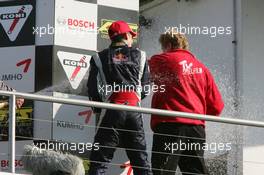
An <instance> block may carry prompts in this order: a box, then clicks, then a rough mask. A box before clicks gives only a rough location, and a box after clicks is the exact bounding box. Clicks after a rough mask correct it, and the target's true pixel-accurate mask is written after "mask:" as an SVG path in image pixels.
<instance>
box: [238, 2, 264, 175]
mask: <svg viewBox="0 0 264 175" xmlns="http://www.w3.org/2000/svg"><path fill="white" fill-rule="evenodd" d="M263 8H264V2H263V1H261V0H251V1H246V0H242V41H243V43H242V45H243V54H242V62H241V63H242V65H241V66H242V74H241V75H240V77H241V82H242V94H243V96H242V98H243V107H242V109H243V116H248V118H249V119H251V120H259V121H264V115H263V114H264V108H263V104H264V91H263V89H264V81H263V65H264V59H263V50H264V44H263V43H264V34H263V31H264V21H263V20H262V19H261V18H262V17H263ZM263 134H264V130H263V128H259V129H257V128H250V127H246V128H245V129H244V149H243V155H244V156H243V167H244V169H243V172H244V175H251V174H254V175H262V174H263V171H264V161H263V157H264V139H263Z"/></svg>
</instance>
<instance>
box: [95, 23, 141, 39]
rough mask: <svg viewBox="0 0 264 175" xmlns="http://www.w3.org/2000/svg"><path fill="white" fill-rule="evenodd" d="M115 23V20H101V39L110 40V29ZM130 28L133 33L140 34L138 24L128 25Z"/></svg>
mask: <svg viewBox="0 0 264 175" xmlns="http://www.w3.org/2000/svg"><path fill="white" fill-rule="evenodd" d="M113 22H115V20H110V19H101V25H100V28H99V29H98V30H99V33H100V36H101V38H106V39H109V36H108V29H109V27H110V25H111V24H112V23H113ZM128 25H129V27H130V28H131V29H132V30H133V32H136V33H138V24H136V23H128Z"/></svg>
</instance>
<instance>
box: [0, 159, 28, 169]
mask: <svg viewBox="0 0 264 175" xmlns="http://www.w3.org/2000/svg"><path fill="white" fill-rule="evenodd" d="M8 164H9V161H8V160H1V168H8ZM15 167H23V163H22V161H21V160H15Z"/></svg>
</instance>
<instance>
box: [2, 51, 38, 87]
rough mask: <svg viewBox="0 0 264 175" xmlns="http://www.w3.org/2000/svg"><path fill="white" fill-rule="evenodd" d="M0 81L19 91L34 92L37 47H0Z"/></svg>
mask: <svg viewBox="0 0 264 175" xmlns="http://www.w3.org/2000/svg"><path fill="white" fill-rule="evenodd" d="M0 53H1V55H3V56H2V57H1V61H2V64H1V69H0V81H4V82H5V83H6V84H7V85H9V86H11V87H13V88H14V89H16V90H17V91H22V92H34V89H35V88H34V77H35V47H34V46H23V47H22V46H21V47H8V48H0Z"/></svg>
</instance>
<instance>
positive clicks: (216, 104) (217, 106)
mask: <svg viewBox="0 0 264 175" xmlns="http://www.w3.org/2000/svg"><path fill="white" fill-rule="evenodd" d="M206 104H207V111H206V114H207V115H215V116H219V115H220V114H221V112H222V110H223V108H224V102H223V100H222V96H221V94H220V92H219V90H218V87H217V85H216V84H215V81H214V78H213V76H212V74H211V73H210V72H209V70H208V71H207V94H206Z"/></svg>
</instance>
